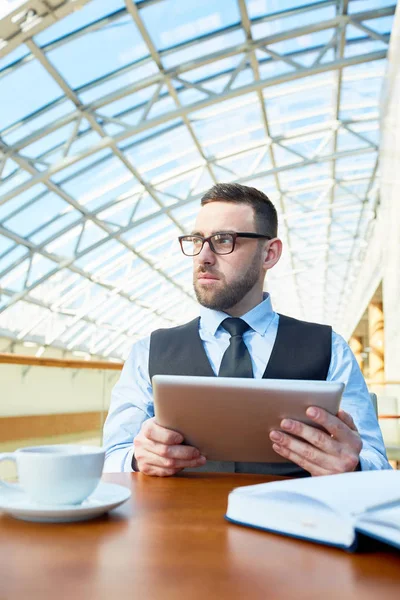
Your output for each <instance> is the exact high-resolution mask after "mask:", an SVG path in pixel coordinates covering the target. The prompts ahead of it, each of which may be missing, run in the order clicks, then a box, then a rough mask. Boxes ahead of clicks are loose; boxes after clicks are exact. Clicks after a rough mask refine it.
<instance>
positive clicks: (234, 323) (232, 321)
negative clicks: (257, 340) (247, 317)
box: [221, 317, 251, 337]
mask: <svg viewBox="0 0 400 600" xmlns="http://www.w3.org/2000/svg"><path fill="white" fill-rule="evenodd" d="M221 326H222V327H223V328H224V329H225V330H226V331H227V332H228V333H230V334H231V337H232V336H234V335H243V334H244V333H245V331H248V330H249V329H251V327H250V325H248V324H247V323H246V321H243V320H242V319H237V318H235V317H229V318H228V319H225V320H224V321H222V323H221Z"/></svg>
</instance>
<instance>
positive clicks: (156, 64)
mask: <svg viewBox="0 0 400 600" xmlns="http://www.w3.org/2000/svg"><path fill="white" fill-rule="evenodd" d="M397 12H399V11H397ZM399 37H400V17H399V15H398V14H397V16H396V2H393V1H390V0H389V1H385V0H321V1H311V0H309V1H308V2H307V1H304V0H279V1H278V0H201V1H200V0H140V1H139V0H138V1H136V2H135V1H134V0H125V1H123V0H91V1H87V0H46V1H42V0H29V1H23V0H0V108H1V109H0V451H8V450H14V449H15V448H17V447H20V446H23V445H28V444H37V443H51V442H53V443H54V442H77V441H79V442H85V443H90V444H96V445H98V444H100V443H101V430H102V425H103V422H104V419H105V416H106V414H107V410H108V406H109V401H110V394H111V389H112V387H113V385H114V384H115V382H116V381H117V379H118V377H119V372H120V369H121V367H122V364H123V361H124V359H125V358H126V356H127V354H128V353H129V350H130V348H131V346H132V344H133V343H134V342H135V341H136V340H138V339H140V338H141V337H144V336H145V335H147V334H149V333H150V332H151V331H152V330H154V329H156V328H159V327H169V326H173V325H176V324H179V323H183V322H186V321H188V320H189V319H191V318H193V317H194V316H195V315H196V314H197V305H196V302H195V300H194V294H193V291H192V277H191V261H190V259H187V258H185V257H184V256H183V255H182V254H181V252H180V249H179V246H178V243H177V240H176V237H177V236H178V235H180V234H181V233H186V232H188V231H190V229H191V227H192V224H193V221H194V217H195V215H196V212H197V211H198V207H199V200H200V198H201V196H202V194H203V193H204V192H205V190H207V189H208V188H209V187H211V186H212V185H213V184H214V183H216V182H240V183H243V184H246V185H251V186H254V187H257V188H259V189H261V190H262V191H264V192H265V193H266V194H267V195H268V196H269V197H270V198H271V200H272V201H273V202H274V203H275V205H276V207H277V210H278V214H279V223H280V228H279V234H280V237H281V238H282V240H283V242H284V253H283V257H282V260H281V261H280V263H279V264H278V265H277V266H276V267H275V268H274V269H273V270H272V271H270V272H269V273H268V277H267V285H266V289H267V290H268V291H269V292H270V293H271V295H272V300H273V304H274V307H275V309H276V310H278V311H279V312H281V313H284V314H289V315H291V316H294V317H297V318H300V319H305V320H310V321H317V322H321V323H328V324H331V325H332V326H333V327H334V328H335V330H336V331H337V332H338V333H340V334H342V335H343V336H344V337H345V338H346V339H347V340H348V341H349V343H350V345H351V348H352V350H353V352H354V353H355V355H356V358H357V360H358V362H359V365H360V367H361V369H362V371H363V373H364V376H365V377H366V380H367V383H368V386H369V389H370V391H371V392H375V393H376V394H377V397H378V412H379V418H380V424H381V427H382V430H383V434H384V437H385V443H386V445H387V450H388V455H389V458H391V460H392V461H393V464H394V465H397V460H399V461H400V416H399V415H400V311H399V300H400V202H399V197H400V175H399V173H400V43H399ZM7 468H8V465H3V466H2V472H3V471H4V470H6V469H7Z"/></svg>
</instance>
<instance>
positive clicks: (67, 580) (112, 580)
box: [0, 473, 400, 600]
mask: <svg viewBox="0 0 400 600" xmlns="http://www.w3.org/2000/svg"><path fill="white" fill-rule="evenodd" d="M271 479H273V478H269V477H265V476H259V475H228V474H227V475H221V474H215V473H213V474H207V473H187V474H184V475H180V476H178V477H174V478H166V479H161V478H152V477H146V476H144V475H141V474H136V473H135V474H128V473H127V474H123V473H121V474H115V475H105V476H104V480H105V481H109V482H114V483H119V484H122V485H125V486H127V487H130V488H131V490H132V498H131V500H130V501H129V502H127V503H126V504H124V505H122V506H121V507H119V508H117V509H116V510H114V511H113V512H111V513H110V514H109V515H108V516H104V517H101V518H98V519H96V520H94V521H87V522H84V523H75V524H74V523H67V524H37V523H25V522H23V521H18V520H15V519H13V518H11V517H8V516H5V515H0V554H1V558H0V599H1V600H14V599H18V600H35V599H36V598H37V599H39V598H40V600H47V599H51V600H63V599H68V600H103V599H104V600H114V599H115V600H125V599H129V600H147V599H155V600H164V599H167V600H168V599H172V598H173V599H179V600H181V599H185V600H186V599H188V600H192V599H197V598H206V599H214V598H217V599H221V600H225V599H229V600H230V599H241V600H243V599H246V600H247V599H251V600H252V599H258V598H262V599H263V600H267V599H269V598H273V599H274V600H279V599H282V598H284V599H285V600H290V599H293V600H301V599H306V598H307V600H313V599H317V598H318V600H320V599H323V600H327V599H332V600H346V599H348V598H352V599H356V598H357V599H360V600H368V599H371V600H372V599H373V600H376V599H377V598H379V599H380V600H391V599H393V600H394V599H396V600H399V598H400V553H399V552H396V551H395V550H393V551H391V550H389V549H386V548H385V547H382V546H381V547H380V548H378V549H377V548H375V549H373V550H371V551H369V552H366V553H363V554H348V553H346V552H344V551H343V550H339V549H336V548H330V547H326V546H319V545H316V544H311V543H309V542H302V541H299V540H293V539H289V538H284V537H281V536H278V535H273V534H269V533H266V532H262V531H256V530H253V529H248V528H245V527H240V526H237V525H233V524H229V523H227V522H226V521H225V520H224V514H225V509H226V502H227V495H228V492H229V491H230V490H231V489H233V488H234V487H237V486H240V485H249V484H253V483H261V482H264V481H269V480H271Z"/></svg>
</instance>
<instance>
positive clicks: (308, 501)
mask: <svg viewBox="0 0 400 600" xmlns="http://www.w3.org/2000/svg"><path fill="white" fill-rule="evenodd" d="M226 519H228V521H232V522H234V523H237V524H239V525H247V526H250V527H256V528H260V529H265V530H267V531H272V532H275V533H279V534H282V535H288V536H293V537H297V538H302V539H306V540H310V541H314V542H319V543H322V544H330V545H333V546H339V547H342V548H346V549H348V550H355V549H356V547H357V534H358V533H363V534H365V535H367V536H369V537H371V538H375V539H378V540H380V541H383V542H386V543H387V544H390V545H392V546H394V547H396V548H399V549H400V471H389V470H388V471H364V472H362V471H361V472H355V473H343V474H340V475H327V476H324V477H308V478H305V479H290V480H283V481H273V482H271V483H261V484H257V485H250V486H244V487H240V488H236V489H234V490H233V491H232V492H231V493H230V494H229V497H228V508H227V512H226Z"/></svg>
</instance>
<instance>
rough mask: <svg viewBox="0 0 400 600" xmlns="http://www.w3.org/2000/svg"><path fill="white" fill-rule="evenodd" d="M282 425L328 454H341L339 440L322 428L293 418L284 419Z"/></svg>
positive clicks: (289, 431)
mask: <svg viewBox="0 0 400 600" xmlns="http://www.w3.org/2000/svg"><path fill="white" fill-rule="evenodd" d="M281 427H282V429H284V430H285V431H287V432H288V433H290V434H292V435H296V436H297V437H300V438H302V439H304V440H306V441H307V442H309V443H310V444H311V445H312V446H315V447H316V448H319V449H320V450H322V451H323V452H326V453H327V454H339V450H340V444H339V442H337V441H336V440H334V439H333V438H332V437H331V436H330V435H329V434H327V433H326V432H325V431H321V429H317V428H316V427H312V426H311V425H305V424H304V423H301V422H300V421H294V420H293V419H283V421H282V422H281Z"/></svg>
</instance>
